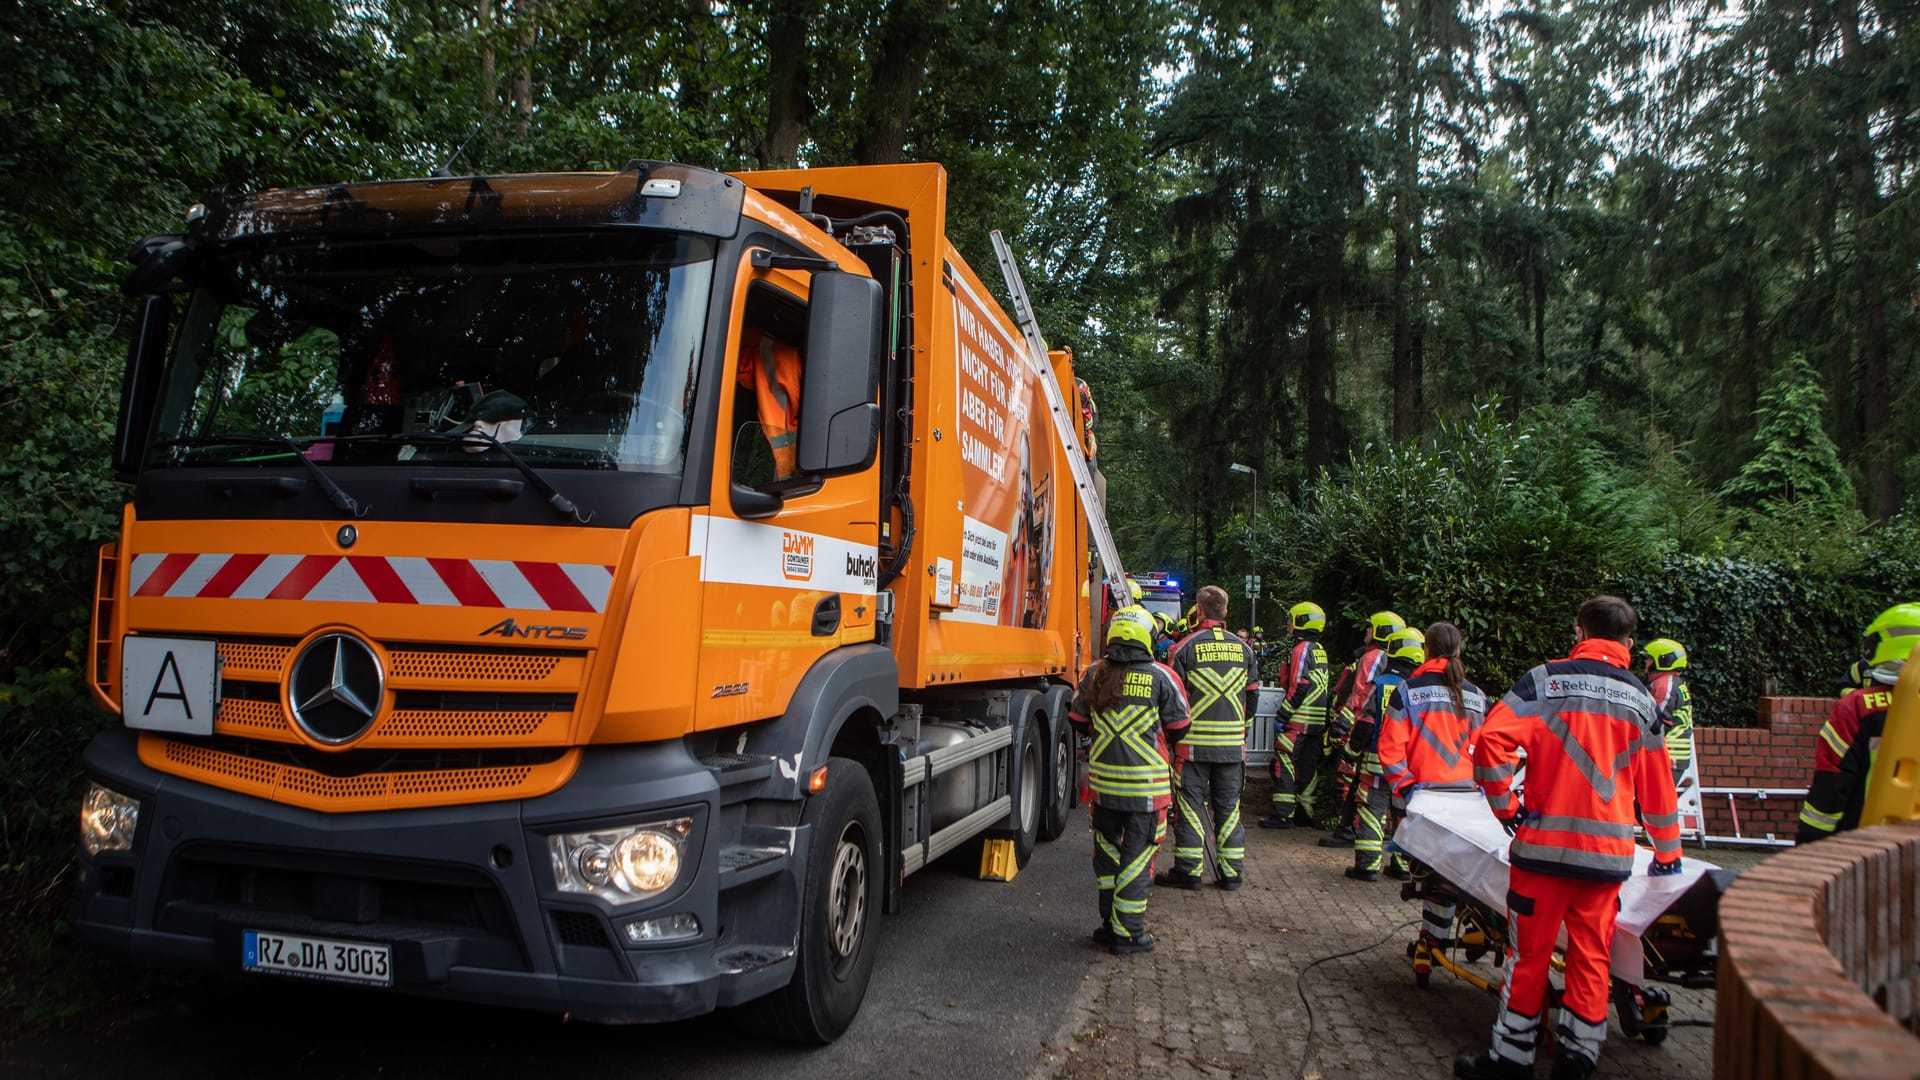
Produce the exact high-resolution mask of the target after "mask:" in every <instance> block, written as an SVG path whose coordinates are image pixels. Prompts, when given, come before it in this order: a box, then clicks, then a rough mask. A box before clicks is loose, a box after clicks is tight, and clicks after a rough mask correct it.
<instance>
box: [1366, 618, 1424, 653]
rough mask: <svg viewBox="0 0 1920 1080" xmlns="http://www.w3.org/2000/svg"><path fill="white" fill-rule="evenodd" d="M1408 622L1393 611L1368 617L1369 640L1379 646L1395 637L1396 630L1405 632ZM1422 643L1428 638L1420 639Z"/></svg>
mask: <svg viewBox="0 0 1920 1080" xmlns="http://www.w3.org/2000/svg"><path fill="white" fill-rule="evenodd" d="M1406 627H1407V620H1405V619H1403V618H1401V617H1400V616H1398V615H1395V614H1394V613H1393V612H1391V611H1376V612H1374V613H1373V614H1372V615H1370V616H1368V617H1367V640H1368V641H1371V642H1373V643H1374V644H1376V645H1378V644H1380V643H1382V642H1385V641H1386V640H1387V639H1388V638H1390V637H1392V636H1393V632H1394V631H1395V630H1404V629H1406ZM1420 640H1421V641H1422V642H1424V641H1426V640H1427V639H1426V638H1424V637H1423V638H1421V639H1420Z"/></svg>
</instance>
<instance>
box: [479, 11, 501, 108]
mask: <svg viewBox="0 0 1920 1080" xmlns="http://www.w3.org/2000/svg"><path fill="white" fill-rule="evenodd" d="M494 3H495V0H480V37H481V40H483V41H485V42H486V44H485V45H482V46H481V48H480V108H481V111H482V113H483V115H486V116H492V115H493V110H494V109H496V108H498V107H499V104H500V73H499V71H498V70H496V69H495V67H494V59H493V42H492V41H491V40H490V39H488V37H487V35H488V34H490V33H491V32H492V31H493V5H494Z"/></svg>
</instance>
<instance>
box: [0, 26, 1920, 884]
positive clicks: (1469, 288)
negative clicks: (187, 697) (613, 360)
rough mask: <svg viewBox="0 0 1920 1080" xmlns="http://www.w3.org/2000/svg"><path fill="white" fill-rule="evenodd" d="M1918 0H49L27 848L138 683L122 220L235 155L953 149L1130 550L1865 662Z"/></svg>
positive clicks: (1475, 628)
mask: <svg viewBox="0 0 1920 1080" xmlns="http://www.w3.org/2000/svg"><path fill="white" fill-rule="evenodd" d="M1917 10H1920V9H1915V8H1914V7H1912V6H1911V5H1901V4H1886V3H1882V2H1878V0H1838V2H1832V3H1830V2H1825V0H1822V2H1812V0H1752V2H1750V3H1747V4H1743V5H1736V6H1731V7H1729V6H1725V5H1719V4H1704V3H1692V4H1690V3H1677V2H1670V0H1526V2H1521V3H1505V4H1498V5H1480V4H1467V3H1458V2H1454V0H1110V2H1106V3H1100V4H1084V3H1073V2H1070V0H1004V2H997V3H991V4H962V3H955V2H952V0H832V2H828V0H736V2H727V3H717V2H711V0H353V2H347V0H288V2H283V3H274V4H259V3H251V2H242V0H87V2H83V3H75V2H71V0H16V2H15V3H12V4H9V5H6V6H5V8H4V9H0V176H4V178H5V183H4V184H0V425H3V426H4V430H6V431H7V432H8V433H9V438H8V439H7V440H5V441H4V443H0V518H3V519H4V520H5V521H7V522H8V523H9V524H10V525H11V527H12V540H13V542H12V543H10V544H9V545H8V546H7V550H6V552H5V553H4V555H0V570H4V573H0V606H4V607H5V608H6V609H7V610H8V611H10V612H11V613H12V614H13V616H14V618H13V619H12V620H10V622H9V625H8V626H7V627H6V628H5V630H4V632H0V673H4V674H0V758H4V759H5V760H7V761H8V763H9V764H8V768H7V769H6V770H5V773H4V775H5V784H6V789H5V790H4V791H3V792H0V796H4V799H5V809H4V811H3V813H4V819H3V824H4V828H0V864H3V865H4V866H5V868H6V870H7V871H8V875H7V876H8V878H9V880H16V881H43V880H45V879H47V878H49V877H56V876H57V874H58V873H59V870H60V867H61V865H62V864H63V862H64V855H62V854H61V851H62V844H63V843H64V842H65V841H64V837H65V834H66V832H67V831H68V829H69V826H70V817H69V815H70V808H71V806H72V802H71V798H70V795H71V791H70V789H71V787H72V785H73V783H74V781H75V776H74V768H73V762H74V760H75V756H76V754H77V750H78V747H79V745H80V744H81V743H82V742H83V741H84V738H85V737H86V735H87V733H88V732H90V731H91V730H93V729H94V728H95V727H97V726H98V724H99V723H100V722H101V720H100V718H99V717H98V716H96V715H95V714H94V713H93V712H92V710H91V708H90V706H88V705H87V703H86V697H85V694H84V692H83V688H82V686H81V684H80V678H79V674H78V671H77V662H78V658H79V656H80V655H81V653H80V648H81V644H82V637H83V635H84V633H85V625H86V619H87V613H88V596H89V589H90V588H91V587H92V575H93V564H94V552H95V549H96V547H97V545H99V544H100V543H102V542H104V541H106V540H108V539H110V537H111V535H112V532H113V529H114V527H115V524H116V522H117V520H118V514H119V509H118V504H119V502H120V501H121V499H122V495H123V489H122V488H120V487H119V486H118V485H117V484H116V483H115V482H114V481H113V480H112V478H111V477H110V476H109V473H108V469H107V466H106V457H107V453H106V450H107V444H108V440H109V438H110V436H111V433H112V428H113V421H114V410H115V407H116V399H117V392H118V379H119V374H118V373H119V370H120V367H121V364H122V355H123V350H124V347H125V340H126V337H127V327H128V323H129V320H130V317H131V314H132V311H131V307H130V305H129V303H128V302H127V301H126V300H125V299H124V298H123V297H122V296H121V295H120V294H119V292H118V289H117V277H118V275H119V273H120V272H121V271H122V269H123V266H122V265H121V264H120V262H119V259H120V258H121V256H122V254H123V253H124V252H125V251H126V250H127V248H128V246H129V244H130V243H131V242H132V241H133V240H135V239H137V238H138V237H140V236H142V235H145V234H149V233H155V232H163V231H169V230H172V229H177V228H178V227H179V224H180V221H181V214H182V213H183V211H184V210H185V209H186V207H187V206H189V205H190V204H191V203H193V202H194V201H196V200H197V199H198V198H200V197H201V195H202V194H203V193H204V192H206V191H208V190H210V189H214V188H226V189H229V190H245V189H259V188H264V187H269V186H288V185H304V184H316V183H323V182H329V181H340V180H358V179H367V178H388V177H397V176H409V175H422V174H425V173H427V172H429V171H430V170H433V169H435V168H439V167H445V168H449V169H451V170H452V171H454V172H456V173H464V172H477V171H509V170H532V169H582V168H585V169H607V168H617V167H619V166H620V165H621V164H622V163H623V162H625V161H627V160H629V159H632V158H637V157H648V158H661V159H672V160H680V161H685V162H688V163H691V164H696V165H703V166H710V167H716V168H724V169H738V168H751V167H761V166H785V165H794V164H801V165H831V164H844V163H852V162H891V161H902V160H927V161H939V162H942V163H944V164H945V165H946V167H947V169H948V170H949V172H950V177H951V180H950V190H951V193H952V200H953V222H954V225H953V229H954V232H955V234H956V240H957V242H958V243H959V244H960V246H961V248H962V250H963V251H966V252H968V253H969V254H971V255H972V256H973V257H974V259H975V260H976V261H977V262H983V261H984V259H985V253H986V244H985V235H986V233H987V231H988V230H989V229H993V228H1000V229H1003V230H1005V231H1007V233H1008V234H1009V235H1010V236H1011V237H1013V238H1014V240H1015V244H1016V247H1017V248H1018V250H1020V251H1021V252H1022V253H1023V254H1024V255H1025V257H1026V258H1027V259H1028V260H1029V262H1030V264H1031V265H1030V267H1029V270H1028V274H1027V278H1028V280H1029V282H1031V283H1032V285H1033V289H1034V292H1035V298H1036V302H1037V305H1038V307H1039V308H1040V309H1041V312H1042V317H1043V321H1044V323H1045V328H1046V331H1047V335H1048V338H1049V340H1050V342H1051V343H1053V344H1056V345H1058V344H1066V345H1071V346H1072V347H1073V348H1074V349H1075V351H1076V354H1077V356H1078V358H1079V367H1080V371H1081V374H1082V375H1083V376H1084V377H1085V378H1087V380H1088V381H1089V382H1090V383H1091V384H1092V386H1093V388H1094V391H1095V393H1096V395H1097V398H1098V400H1099V403H1100V405H1101V416H1102V428H1101V430H1100V432H1099V435H1100V441H1101V446H1102V455H1101V462H1100V463H1101V465H1102V467H1103V468H1104V470H1105V471H1106V473H1107V476H1108V479H1109V491H1110V497H1111V500H1112V507H1111V513H1110V518H1111V519H1112V521H1113V523H1114V525H1115V528H1116V531H1117V533H1118V535H1119V536H1120V538H1121V541H1122V546H1123V550H1124V552H1125V555H1126V558H1127V560H1128V564H1129V566H1131V567H1133V568H1136V569H1166V570H1178V571H1181V572H1182V576H1183V577H1184V578H1186V579H1188V580H1195V579H1212V580H1225V581H1228V582H1238V581H1239V580H1240V578H1241V575H1242V574H1243V573H1247V572H1252V571H1255V570H1258V571H1260V572H1262V574H1263V576H1264V578H1265V581H1266V585H1267V587H1266V590H1265V595H1264V596H1263V598H1262V600H1263V606H1262V610H1263V611H1277V610H1283V609H1284V606H1285V605H1286V604H1288V603H1291V602H1293V601H1295V600H1299V599H1303V598H1307V597H1312V598H1314V599H1318V600H1320V601H1321V602H1322V603H1324V604H1325V605H1326V606H1327V607H1328V608H1329V609H1330V610H1333V611H1335V612H1337V613H1338V614H1339V616H1340V619H1339V621H1338V622H1337V623H1336V626H1335V628H1334V632H1333V633H1334V640H1335V641H1336V642H1337V643H1341V644H1343V645H1344V644H1347V643H1350V641H1351V635H1352V628H1353V626H1354V625H1355V621H1356V620H1357V619H1358V618H1359V617H1361V616H1363V615H1364V614H1365V612H1366V611H1367V610H1370V609H1371V607H1373V606H1375V605H1379V604H1385V603H1391V604H1393V605H1395V606H1396V607H1397V609H1398V610H1400V611H1401V612H1402V613H1403V614H1405V615H1407V616H1408V617H1410V618H1412V619H1414V620H1416V621H1426V620H1430V619H1435V618H1442V617H1450V618H1453V619H1454V620H1455V621H1457V622H1460V623H1461V625H1462V626H1463V627H1464V628H1465V629H1466V632H1467V638H1468V646H1467V647H1468V656H1469V660H1470V662H1471V663H1473V664H1474V665H1475V666H1476V670H1479V671H1481V672H1483V673H1484V675H1485V677H1486V679H1487V681H1488V683H1489V686H1490V687H1497V686H1498V684H1499V681H1500V680H1501V679H1504V678H1507V677H1509V676H1511V675H1512V674H1514V673H1516V672H1517V671H1518V670H1519V669H1520V668H1521V667H1523V666H1524V665H1525V664H1527V663H1530V662H1531V661H1532V660H1533V659H1536V658H1538V657H1540V656H1544V655H1547V654H1549V653H1552V652H1555V651H1557V650H1559V649H1561V648H1563V647H1564V645H1565V639H1566V637H1567V624H1568V621H1569V619H1570V616H1571V611H1572V607H1573V605H1574V604H1575V603H1577V601H1578V600H1579V599H1580V598H1581V597H1582V596H1584V595H1586V594H1588V593H1590V592H1592V591H1594V590H1596V589H1599V588H1616V589H1619V590H1621V591H1623V592H1625V593H1626V594H1627V595H1629V596H1630V597H1631V598H1633V599H1634V600H1635V601H1636V602H1638V603H1639V604H1640V605H1641V607H1642V609H1643V612H1644V614H1645V616H1646V624H1647V629H1648V631H1649V632H1657V633H1662V634H1669V635H1672V636H1676V637H1679V638H1680V639H1681V640H1683V641H1685V642H1686V643H1687V644H1688V645H1689V647H1690V649H1691V650H1692V651H1693V653H1694V656H1695V672H1696V677H1697V678H1698V679H1700V680H1701V681H1702V684H1703V686H1704V687H1706V688H1707V689H1708V691H1709V692H1708V693H1706V694H1705V695H1704V697H1705V702H1704V704H1703V708H1702V711H1703V714H1704V716H1705V718H1706V719H1707V720H1708V721H1710V722H1734V723H1737V722H1741V721H1742V720H1743V719H1744V718H1745V717H1747V716H1749V715H1750V714H1751V709H1752V699H1753V698H1754V696H1756V695H1757V694H1759V693H1762V692H1765V691H1768V690H1778V691H1782V692H1805V693H1813V692H1821V691H1823V690H1826V689H1828V688H1829V687H1830V685H1831V683H1832V680H1833V679H1834V678H1835V677H1836V676H1838V675H1839V674H1840V671H1841V670H1842V668H1843V667H1844V665H1845V662H1846V661H1847V660H1848V659H1850V658H1851V653H1852V650H1853V649H1854V647H1855V645H1856V644H1857V640H1856V635H1857V634H1858V632H1859V628H1860V626H1861V625H1862V622H1863V620H1864V618H1865V616H1866V615H1868V614H1869V613H1870V612H1871V611H1872V610H1874V609H1875V608H1876V607H1877V606H1879V605H1881V604H1883V603H1887V602H1892V601H1893V600H1895V599H1910V598H1912V597H1914V596H1916V595H1920V564H1916V561H1915V552H1916V551H1920V544H1916V542H1915V541H1916V528H1915V525H1914V521H1913V513H1914V506H1915V503H1914V496H1915V493H1916V492H1920V422H1916V420H1915V417H1916V415H1920V389H1916V383H1920V380H1916V378H1915V376H1916V374H1920V372H1916V370H1915V358H1914V352H1915V348H1916V342H1920V333H1917V332H1916V331H1920V326H1916V321H1917V320H1920V302H1917V301H1916V299H1915V298H1916V297H1920V283H1917V282H1916V280H1915V276H1916V268H1920V227H1916V225H1920V222H1916V220H1915V216H1916V214H1917V213H1920V210H1916V208H1917V207H1920V198H1916V167H1917V166H1920V130H1917V129H1916V122H1920V71H1917V70H1916V67H1920V48H1916V47H1915V44H1914V43H1913V42H1912V40H1911V38H1912V35H1913V34H1914V33H1915V32H1916V26H1915V19H1916V17H1920V15H1917V13H1916V12H1917ZM1235 462H1239V463H1243V464H1247V465H1249V466H1251V467H1253V468H1255V469H1257V470H1258V476H1257V478H1255V484H1256V485H1257V486H1256V487H1249V486H1248V478H1247V477H1246V476H1245V475H1242V474H1236V473H1233V472H1230V471H1229V469H1228V466H1229V465H1230V464H1232V463H1235ZM1903 507H1904V508H1905V511H1904V516H1903ZM1236 592H1237V590H1236ZM1236 602H1238V601H1236ZM1268 621H1269V622H1272V621H1276V620H1272V619H1269V620H1268Z"/></svg>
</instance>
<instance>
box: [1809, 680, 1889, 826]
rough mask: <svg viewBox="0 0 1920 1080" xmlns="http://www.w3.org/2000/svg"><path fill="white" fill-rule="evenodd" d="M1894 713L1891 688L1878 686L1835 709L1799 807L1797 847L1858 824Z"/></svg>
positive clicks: (1822, 732) (1858, 692) (1859, 692)
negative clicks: (1890, 715)
mask: <svg viewBox="0 0 1920 1080" xmlns="http://www.w3.org/2000/svg"><path fill="white" fill-rule="evenodd" d="M1892 707H1893V688H1892V687H1890V686H1883V685H1878V684H1876V685H1874V686H1871V687H1867V688H1865V689H1861V690H1855V691H1853V692H1852V693H1850V694H1848V695H1847V696H1846V697H1843V698H1841V699H1840V701H1839V703H1838V704H1836V705H1834V707H1833V712H1832V713H1830V714H1829V715H1828V717H1827V723H1826V726H1825V727H1822V728H1821V729H1820V739H1819V741H1818V742H1816V743H1814V744H1813V780H1812V782H1811V783H1809V784H1808V785H1807V798H1806V801H1805V802H1803V803H1801V804H1800V829H1799V832H1798V834H1797V842H1799V843H1802V844H1804V843H1807V842H1808V841H1811V840H1818V839H1820V838H1821V837H1823V836H1827V835H1829V834H1831V833H1833V832H1836V831H1840V830H1845V829H1852V828H1855V827H1857V826H1858V825H1859V824H1860V810H1861V808H1862V807H1863V806H1865V804H1866V799H1867V777H1868V776H1870V775H1872V773H1873V758H1874V754H1875V753H1876V752H1877V751H1878V750H1879V749H1880V736H1881V734H1882V732H1883V731H1884V730H1885V728H1886V726H1887V710H1888V709H1890V708H1892Z"/></svg>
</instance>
